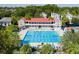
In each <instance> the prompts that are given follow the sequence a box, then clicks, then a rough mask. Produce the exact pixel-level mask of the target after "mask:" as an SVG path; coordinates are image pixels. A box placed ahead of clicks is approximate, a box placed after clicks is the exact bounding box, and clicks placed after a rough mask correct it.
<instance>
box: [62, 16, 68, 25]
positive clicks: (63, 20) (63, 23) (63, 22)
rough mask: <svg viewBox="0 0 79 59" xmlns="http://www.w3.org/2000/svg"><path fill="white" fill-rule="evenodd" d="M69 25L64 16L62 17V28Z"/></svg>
mask: <svg viewBox="0 0 79 59" xmlns="http://www.w3.org/2000/svg"><path fill="white" fill-rule="evenodd" d="M68 23H69V19H68V18H67V17H65V16H63V17H62V26H63V25H66V24H68Z"/></svg>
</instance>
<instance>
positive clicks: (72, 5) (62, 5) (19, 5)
mask: <svg viewBox="0 0 79 59" xmlns="http://www.w3.org/2000/svg"><path fill="white" fill-rule="evenodd" d="M28 5H29V4H28ZM28 5H27V4H0V7H25V6H28ZM37 5H43V4H37ZM57 5H58V6H59V7H79V4H57Z"/></svg>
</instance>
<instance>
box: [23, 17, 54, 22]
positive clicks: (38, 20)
mask: <svg viewBox="0 0 79 59" xmlns="http://www.w3.org/2000/svg"><path fill="white" fill-rule="evenodd" d="M24 21H25V22H54V20H51V19H50V20H49V19H48V18H31V20H24Z"/></svg>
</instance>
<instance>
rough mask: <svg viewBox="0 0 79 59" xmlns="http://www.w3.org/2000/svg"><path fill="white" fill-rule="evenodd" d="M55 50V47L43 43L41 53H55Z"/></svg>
mask: <svg viewBox="0 0 79 59" xmlns="http://www.w3.org/2000/svg"><path fill="white" fill-rule="evenodd" d="M53 51H54V49H53V47H52V46H51V45H49V44H46V45H43V46H42V48H40V49H39V52H40V53H41V54H49V53H53Z"/></svg>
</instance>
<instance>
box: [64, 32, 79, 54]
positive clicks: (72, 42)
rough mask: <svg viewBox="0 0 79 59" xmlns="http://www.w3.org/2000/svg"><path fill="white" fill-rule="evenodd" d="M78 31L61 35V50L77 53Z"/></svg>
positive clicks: (78, 48)
mask: <svg viewBox="0 0 79 59" xmlns="http://www.w3.org/2000/svg"><path fill="white" fill-rule="evenodd" d="M78 34H79V32H78V33H77V32H67V33H65V35H64V36H63V39H62V43H63V51H64V52H65V53H70V54H72V53H73V54H78V53H79V35H78Z"/></svg>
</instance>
